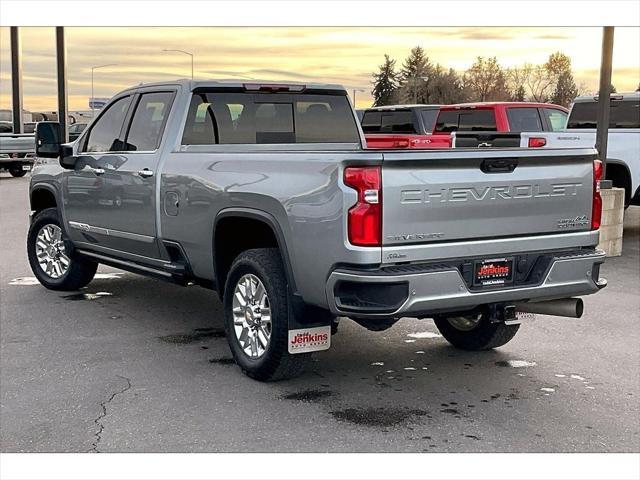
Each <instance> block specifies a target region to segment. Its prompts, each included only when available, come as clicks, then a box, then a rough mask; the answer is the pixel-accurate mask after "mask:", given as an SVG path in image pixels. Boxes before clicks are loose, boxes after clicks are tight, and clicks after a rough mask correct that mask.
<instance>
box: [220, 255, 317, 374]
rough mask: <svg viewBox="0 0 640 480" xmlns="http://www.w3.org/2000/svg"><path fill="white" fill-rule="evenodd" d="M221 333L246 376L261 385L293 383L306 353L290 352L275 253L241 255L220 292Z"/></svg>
mask: <svg viewBox="0 0 640 480" xmlns="http://www.w3.org/2000/svg"><path fill="white" fill-rule="evenodd" d="M224 310H225V331H226V334H227V340H228V342H229V346H230V348H231V352H232V354H233V358H234V359H235V361H236V363H237V364H238V365H239V366H240V368H241V369H242V371H243V372H244V373H245V374H246V375H247V376H249V377H251V378H254V379H256V380H261V381H273V380H282V379H286V378H293V377H295V376H297V375H299V374H301V373H302V372H303V371H304V368H305V366H306V365H307V363H308V362H309V360H310V354H304V353H303V354H296V355H291V354H290V353H289V351H288V341H289V339H288V334H289V316H288V315H289V314H288V312H289V306H288V294H287V281H286V277H285V274H284V266H283V264H282V259H281V257H280V253H279V252H278V250H277V249H275V248H259V249H252V250H247V251H245V252H242V253H241V254H240V255H238V257H237V258H236V259H235V261H234V262H233V265H232V266H231V270H230V271H229V275H228V276H227V281H226V285H225V289H224Z"/></svg>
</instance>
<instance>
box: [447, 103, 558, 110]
mask: <svg viewBox="0 0 640 480" xmlns="http://www.w3.org/2000/svg"><path fill="white" fill-rule="evenodd" d="M498 105H501V106H507V107H556V108H560V109H562V110H565V111H567V109H566V108H564V107H562V106H560V105H556V104H554V103H540V102H470V103H456V104H453V105H446V106H443V107H442V109H443V110H455V109H460V108H477V107H495V106H498Z"/></svg>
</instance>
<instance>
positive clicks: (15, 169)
mask: <svg viewBox="0 0 640 480" xmlns="http://www.w3.org/2000/svg"><path fill="white" fill-rule="evenodd" d="M9 173H10V174H11V176H12V177H24V176H25V175H26V174H27V170H23V169H22V165H12V166H11V167H9Z"/></svg>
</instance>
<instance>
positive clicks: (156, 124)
mask: <svg viewBox="0 0 640 480" xmlns="http://www.w3.org/2000/svg"><path fill="white" fill-rule="evenodd" d="M173 96H174V94H173V93H172V92H151V93H143V94H142V95H141V96H140V99H139V100H138V105H137V106H136V111H135V113H134V114H133V118H132V120H131V125H130V126H129V132H128V133H127V138H126V140H125V143H126V146H125V150H133V151H140V152H148V151H153V150H155V149H157V148H158V146H159V145H160V138H161V137H162V131H163V130H164V124H165V122H166V119H167V116H168V114H169V111H170V110H171V103H172V102H173Z"/></svg>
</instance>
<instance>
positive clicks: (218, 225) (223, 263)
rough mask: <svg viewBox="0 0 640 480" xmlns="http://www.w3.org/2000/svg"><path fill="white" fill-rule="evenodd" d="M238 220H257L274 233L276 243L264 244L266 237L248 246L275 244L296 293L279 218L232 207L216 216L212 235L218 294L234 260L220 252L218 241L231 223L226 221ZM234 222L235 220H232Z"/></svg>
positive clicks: (220, 293) (290, 284) (289, 283)
mask: <svg viewBox="0 0 640 480" xmlns="http://www.w3.org/2000/svg"><path fill="white" fill-rule="evenodd" d="M229 221H236V222H242V221H246V222H257V224H262V225H264V226H265V227H266V228H268V231H270V232H271V234H272V235H273V240H274V241H275V245H269V244H267V245H262V243H263V241H264V239H263V238H260V239H258V241H257V242H256V245H255V247H252V246H251V244H249V247H248V248H260V247H263V246H275V247H277V248H278V250H279V251H280V256H281V257H282V261H283V263H284V267H285V275H286V279H287V284H288V285H289V290H290V292H291V293H295V292H296V291H297V289H296V286H295V276H294V274H293V267H292V264H291V259H290V255H289V249H288V248H287V242H286V239H285V235H284V232H283V230H282V227H281V226H280V224H279V222H278V220H277V219H276V218H275V217H274V216H273V215H271V214H270V213H268V212H265V211H263V210H258V209H254V208H246V207H232V208H226V209H224V210H221V211H220V212H219V213H218V215H217V216H216V218H215V221H214V224H213V235H212V239H213V240H212V245H211V247H212V251H213V269H214V277H215V283H216V287H217V291H218V294H219V295H220V297H222V295H223V294H224V284H225V281H226V277H227V274H228V271H229V267H230V266H231V263H232V262H233V259H234V258H235V257H236V256H237V254H236V256H234V257H233V258H225V257H224V256H223V255H221V254H220V252H221V251H223V252H224V250H223V249H221V248H219V247H220V245H218V243H219V242H220V241H221V238H219V235H223V234H224V233H226V232H224V233H223V230H224V229H225V225H229V224H228V223H226V222H229ZM231 223H232V224H233V222H231ZM248 248H239V249H231V251H232V252H235V251H237V253H240V252H242V251H245V250H247V249H248Z"/></svg>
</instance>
